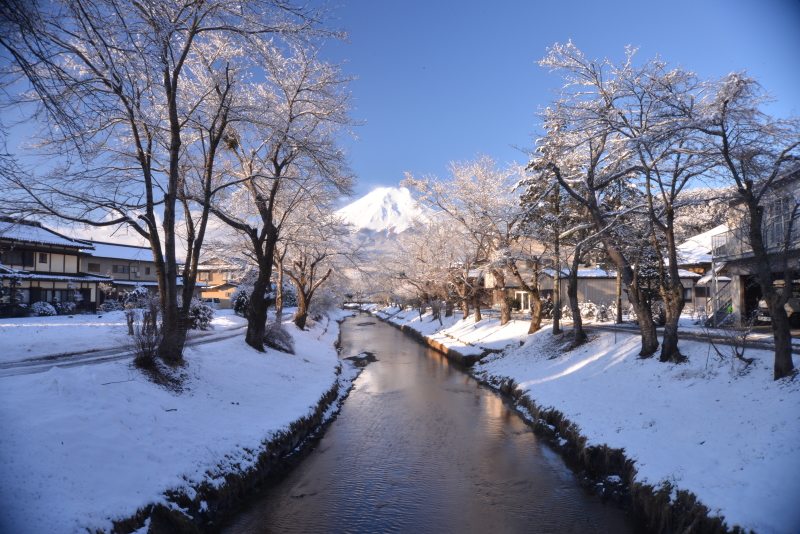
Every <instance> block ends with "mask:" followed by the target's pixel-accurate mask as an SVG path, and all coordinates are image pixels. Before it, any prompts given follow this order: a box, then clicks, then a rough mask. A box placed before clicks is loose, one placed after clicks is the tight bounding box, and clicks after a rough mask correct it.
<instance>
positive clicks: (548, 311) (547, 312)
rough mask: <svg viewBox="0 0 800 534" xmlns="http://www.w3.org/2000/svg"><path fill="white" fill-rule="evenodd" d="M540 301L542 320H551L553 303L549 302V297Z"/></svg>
mask: <svg viewBox="0 0 800 534" xmlns="http://www.w3.org/2000/svg"><path fill="white" fill-rule="evenodd" d="M540 300H541V301H542V318H543V319H552V318H553V309H555V304H553V301H552V300H550V297H545V298H543V299H540Z"/></svg>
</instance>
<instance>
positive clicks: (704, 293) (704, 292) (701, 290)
mask: <svg viewBox="0 0 800 534" xmlns="http://www.w3.org/2000/svg"><path fill="white" fill-rule="evenodd" d="M694 296H695V297H697V298H700V297H704V298H705V297H708V288H707V287H704V286H695V288H694Z"/></svg>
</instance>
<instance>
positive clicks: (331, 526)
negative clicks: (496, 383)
mask: <svg viewBox="0 0 800 534" xmlns="http://www.w3.org/2000/svg"><path fill="white" fill-rule="evenodd" d="M363 351H370V352H373V353H374V354H375V355H376V357H377V358H378V360H379V361H377V362H375V363H371V364H370V365H369V366H368V367H367V368H366V369H365V370H364V371H363V372H362V373H361V376H359V377H358V379H357V380H356V382H355V388H354V389H353V391H351V393H350V396H349V397H348V399H347V400H346V401H345V403H344V405H343V406H342V410H341V412H340V414H339V416H338V418H337V419H336V421H335V422H334V423H333V424H332V425H331V426H330V427H329V428H328V430H327V432H326V434H325V436H324V437H323V438H322V440H321V441H320V443H319V445H318V446H317V447H316V449H315V450H314V451H313V452H311V453H310V454H309V456H308V457H307V458H305V459H304V460H303V461H302V462H301V463H300V464H299V465H298V466H297V467H296V468H295V469H294V470H293V471H292V472H291V473H289V474H288V475H287V476H286V477H285V478H284V479H283V480H282V481H281V482H279V483H277V484H275V485H273V486H271V487H268V488H266V489H265V490H264V491H262V492H261V493H259V494H258V495H257V496H256V497H255V498H254V499H253V501H252V502H251V503H249V504H248V505H247V506H246V507H245V509H244V510H243V511H242V512H241V513H240V514H239V515H238V516H237V517H235V518H234V519H232V520H231V521H229V522H228V523H227V525H226V526H225V527H224V529H223V530H222V532H224V533H225V534H234V533H236V534H239V533H268V532H275V533H278V532H280V533H283V532H308V533H321V532H437V533H438V532H453V533H462V532H481V533H482V532H537V533H588V532H608V533H633V532H637V531H638V529H637V526H636V524H635V523H634V522H633V521H632V520H631V519H630V518H628V517H627V516H626V515H625V514H624V513H623V512H622V511H620V510H618V509H615V508H613V507H610V506H604V505H603V504H602V503H600V502H599V501H598V500H596V499H594V498H592V497H589V496H587V495H586V494H585V493H584V491H583V490H582V489H581V488H580V486H579V485H578V483H577V479H576V477H575V475H574V474H573V473H572V472H571V471H570V470H569V469H568V468H567V467H566V466H565V464H564V462H563V461H562V460H561V458H560V457H559V456H558V455H557V454H556V453H554V452H553V451H552V450H550V449H549V448H548V447H547V446H546V445H543V444H542V443H540V442H539V441H538V439H537V437H536V436H535V435H534V433H533V431H532V430H531V429H530V428H529V427H528V426H527V425H526V424H525V423H524V422H523V421H522V419H520V418H519V417H518V416H517V415H516V414H515V413H514V412H512V411H511V410H509V409H508V408H506V406H505V405H504V404H503V401H502V400H501V399H500V398H499V397H498V396H497V395H495V394H494V393H493V392H492V391H490V390H488V389H485V388H483V387H482V386H480V385H479V384H478V383H477V382H475V380H473V379H471V378H470V377H468V376H467V375H466V374H465V373H464V372H463V371H461V370H460V369H458V368H457V367H456V366H455V365H454V364H451V363H450V362H449V361H448V360H446V359H445V358H444V357H442V356H441V355H439V354H438V353H436V352H435V351H432V350H429V349H427V348H425V347H423V346H422V345H420V344H418V343H416V342H415V341H413V340H412V339H410V338H407V337H406V336H405V335H404V334H403V333H402V332H400V331H399V330H397V329H395V328H393V327H391V326H389V325H386V324H383V323H381V322H380V321H378V320H377V319H374V318H371V317H368V316H366V315H362V316H359V317H353V318H350V319H348V320H347V321H345V323H344V324H343V325H342V353H341V356H342V357H348V356H353V355H357V354H359V353H361V352H363Z"/></svg>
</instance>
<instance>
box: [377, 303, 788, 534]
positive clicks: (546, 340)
mask: <svg viewBox="0 0 800 534" xmlns="http://www.w3.org/2000/svg"><path fill="white" fill-rule="evenodd" d="M397 311H398V310H397V309H396V308H395V309H384V310H381V311H380V312H378V314H379V315H381V316H382V317H384V318H386V317H392V318H391V319H390V320H392V321H393V322H397V323H399V324H408V325H409V326H410V327H411V328H414V329H416V330H419V331H422V332H424V333H426V334H428V335H430V334H431V333H432V332H434V331H435V330H438V329H439V323H438V321H437V322H431V317H430V315H427V316H425V317H424V318H423V321H422V322H420V321H419V315H418V314H417V313H416V312H406V313H399V314H398V313H397ZM446 321H448V322H447V323H445V328H444V329H443V330H441V331H440V332H439V333H438V334H437V335H436V336H437V339H438V338H441V337H443V336H444V337H446V336H452V337H451V338H448V339H450V342H451V343H452V344H453V346H456V347H457V346H461V347H462V348H465V349H467V350H469V349H470V348H472V349H474V350H478V351H479V350H481V349H483V348H495V349H496V348H502V347H507V349H506V350H505V351H504V352H503V353H501V354H493V355H490V356H488V357H487V358H484V360H483V361H482V362H481V363H479V364H478V365H476V366H475V368H474V371H475V373H476V374H478V375H481V376H483V377H485V378H487V379H492V378H501V377H508V378H512V379H514V381H515V382H516V383H518V384H519V385H520V387H521V388H522V389H524V390H525V392H526V393H527V394H528V396H529V397H530V398H532V399H533V400H534V401H535V402H536V403H537V404H539V405H541V406H543V407H553V408H555V409H557V410H559V411H560V412H562V413H563V414H564V415H565V416H566V417H567V418H568V419H569V420H570V421H572V422H574V423H576V424H577V425H578V426H579V427H580V430H581V433H582V434H583V435H584V436H586V437H587V438H588V440H589V442H590V443H591V444H607V445H609V446H610V447H613V448H624V449H625V450H626V455H627V456H628V458H631V459H633V460H635V461H636V469H637V475H636V479H637V480H638V481H640V482H644V483H648V484H655V485H659V484H661V483H663V482H669V483H671V484H673V485H674V486H675V487H677V488H679V489H687V490H689V491H691V492H693V493H694V494H695V495H697V497H698V498H699V499H700V501H701V502H702V503H703V504H705V505H706V506H708V507H709V508H710V509H711V511H712V513H714V514H716V515H722V516H725V518H726V522H727V524H728V525H729V526H732V525H737V524H738V525H740V526H742V527H745V528H750V529H753V530H755V531H756V532H758V533H760V534H766V533H786V534H789V533H795V534H796V533H797V532H800V506H797V499H798V498H800V379H795V380H794V381H791V380H788V379H784V380H781V381H778V382H774V381H773V380H772V367H771V363H772V358H773V354H772V353H771V352H769V351H758V350H752V351H748V353H747V356H749V357H755V358H757V361H756V363H755V364H754V365H753V366H751V368H750V369H749V370H748V371H747V372H745V373H743V374H742V372H741V366H740V365H738V364H737V363H734V362H733V361H732V360H731V359H728V360H726V361H720V359H719V357H718V356H716V355H715V354H714V353H713V351H712V352H710V351H709V346H708V344H705V343H699V342H687V341H682V342H681V344H680V347H681V350H682V352H683V353H684V354H685V355H687V356H688V357H689V361H688V362H687V363H683V364H678V365H675V364H663V363H659V362H658V360H657V358H650V359H646V360H642V359H638V358H637V354H638V351H639V346H640V345H639V338H638V336H636V335H631V334H626V333H618V334H617V335H616V342H615V334H614V333H613V332H606V331H603V332H599V331H598V332H596V333H595V335H596V337H595V338H594V339H593V340H592V342H591V343H590V344H587V345H584V346H582V347H580V348H578V349H576V350H573V351H570V352H565V343H564V341H563V340H561V339H559V338H558V337H555V336H552V334H551V333H550V329H549V328H543V329H542V330H540V331H539V332H537V333H536V334H534V335H532V336H527V335H526V334H525V333H526V331H527V322H526V321H517V322H516V323H517V324H512V323H509V325H506V326H505V327H502V328H501V327H500V326H499V321H498V320H497V319H494V318H493V319H489V320H486V321H482V322H481V323H479V324H478V325H475V324H474V322H473V321H472V319H471V318H470V319H468V320H466V321H456V320H455V319H453V318H451V319H446ZM685 322H686V323H691V319H690V318H688V317H687V318H686V320H685ZM523 325H524V328H523ZM452 338H456V339H452ZM521 340H522V341H523V342H524V346H520V341H521ZM458 350H461V349H458ZM797 365H800V359H799V358H798V357H797V356H795V366H797Z"/></svg>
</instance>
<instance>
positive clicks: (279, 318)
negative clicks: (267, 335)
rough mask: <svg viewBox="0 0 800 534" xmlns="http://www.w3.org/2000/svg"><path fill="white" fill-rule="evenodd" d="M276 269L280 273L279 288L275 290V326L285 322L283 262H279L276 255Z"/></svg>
mask: <svg viewBox="0 0 800 534" xmlns="http://www.w3.org/2000/svg"><path fill="white" fill-rule="evenodd" d="M275 258H276V267H277V270H278V272H277V273H276V274H277V275H278V287H277V288H276V290H275V324H281V323H282V322H283V262H281V261H280V260H278V259H277V258H278V255H277V254H276V255H275Z"/></svg>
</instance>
